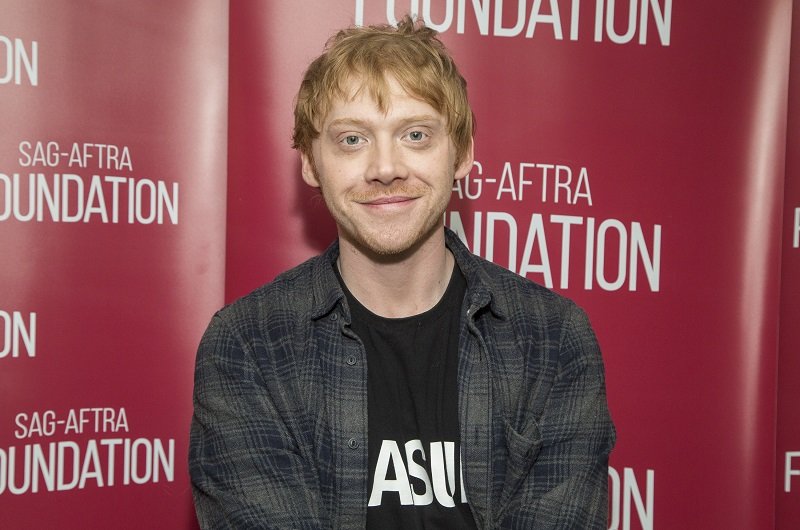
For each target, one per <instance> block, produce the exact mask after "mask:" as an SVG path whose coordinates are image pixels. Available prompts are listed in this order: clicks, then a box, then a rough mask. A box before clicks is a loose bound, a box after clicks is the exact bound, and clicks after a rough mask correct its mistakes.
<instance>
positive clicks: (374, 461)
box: [340, 267, 476, 530]
mask: <svg viewBox="0 0 800 530" xmlns="http://www.w3.org/2000/svg"><path fill="white" fill-rule="evenodd" d="M340 281H341V278H340ZM342 286H343V288H344V291H345V293H346V296H347V301H348V304H349V305H350V310H351V314H352V317H353V324H352V329H353V331H354V332H355V333H356V334H357V335H358V336H359V338H360V339H361V341H362V342H363V343H364V347H365V349H366V354H367V368H368V374H369V375H368V393H367V403H368V407H369V418H368V421H369V485H368V495H369V504H368V508H367V528H369V529H381V530H390V529H393V528H397V529H404V530H405V529H415V528H429V529H430V528H441V529H462V528H467V529H470V528H476V527H475V523H474V520H473V518H472V513H471V512H470V509H469V505H468V504H467V500H468V499H467V498H466V495H465V492H464V489H463V476H462V472H461V469H462V468H461V450H460V434H459V421H458V385H457V370H458V336H459V333H458V332H459V325H460V312H461V303H462V300H463V298H464V292H465V289H466V281H465V279H464V276H463V275H462V274H461V271H460V270H459V269H458V267H454V269H453V274H452V276H451V279H450V283H449V285H448V286H447V289H446V291H445V294H444V295H443V296H442V299H441V300H439V302H438V303H437V304H436V306H434V307H433V308H431V309H430V310H428V311H426V312H424V313H421V314H419V315H414V316H411V317H406V318H384V317H381V316H378V315H376V314H374V313H372V312H371V311H369V310H368V309H367V308H365V307H364V306H362V305H361V304H360V303H359V302H358V301H357V300H356V299H355V298H354V297H353V296H352V295H351V294H350V292H349V291H347V288H346V287H344V282H342Z"/></svg>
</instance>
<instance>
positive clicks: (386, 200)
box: [362, 195, 415, 206]
mask: <svg viewBox="0 0 800 530" xmlns="http://www.w3.org/2000/svg"><path fill="white" fill-rule="evenodd" d="M414 199H415V197H407V196H404V195H403V196H400V195H396V196H393V197H379V198H377V199H372V200H368V201H364V202H362V204H365V205H367V206H380V205H382V204H397V203H401V202H408V201H412V200H414Z"/></svg>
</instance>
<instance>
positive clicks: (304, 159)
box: [300, 153, 319, 188]
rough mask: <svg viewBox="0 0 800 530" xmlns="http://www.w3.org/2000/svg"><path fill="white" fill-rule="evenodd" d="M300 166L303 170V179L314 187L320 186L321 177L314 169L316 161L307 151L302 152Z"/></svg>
mask: <svg viewBox="0 0 800 530" xmlns="http://www.w3.org/2000/svg"><path fill="white" fill-rule="evenodd" d="M300 168H301V170H302V172H303V180H304V181H305V182H306V184H308V185H309V186H311V187H312V188H319V179H318V178H317V172H316V171H315V170H314V162H313V161H312V160H311V157H310V156H309V155H308V154H307V153H300Z"/></svg>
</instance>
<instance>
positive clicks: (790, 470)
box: [775, 5, 800, 529]
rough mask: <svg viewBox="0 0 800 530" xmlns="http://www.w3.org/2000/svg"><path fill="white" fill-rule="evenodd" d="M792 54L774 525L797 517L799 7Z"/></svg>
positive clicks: (799, 480) (790, 522)
mask: <svg viewBox="0 0 800 530" xmlns="http://www.w3.org/2000/svg"><path fill="white" fill-rule="evenodd" d="M792 24H793V25H792V36H793V37H794V38H793V39H792V56H791V66H790V74H789V114H788V123H787V138H786V192H785V196H784V208H783V239H782V243H781V244H782V246H783V261H782V265H783V268H782V270H781V281H782V284H781V294H782V296H781V307H780V315H781V326H780V353H779V357H778V360H779V364H778V446H777V447H778V450H777V455H776V456H777V465H776V469H777V473H776V478H777V481H776V482H777V483H776V486H775V488H776V493H777V511H776V515H775V517H776V519H777V521H779V523H780V524H779V526H778V528H786V529H791V528H794V527H796V526H798V521H800V404H799V403H800V393H798V391H797V383H798V381H800V326H797V323H798V322H800V296H799V295H798V293H800V6H798V5H796V6H795V8H794V13H793V14H792Z"/></svg>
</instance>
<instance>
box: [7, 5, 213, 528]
mask: <svg viewBox="0 0 800 530" xmlns="http://www.w3.org/2000/svg"><path fill="white" fill-rule="evenodd" d="M227 12H228V11H227V4H226V3H225V2H205V3H203V4H202V5H198V3H197V2H193V1H190V0H186V1H171V2H157V1H145V2H132V3H126V2H70V1H49V0H48V1H43V0H40V1H31V0H19V1H5V0H4V1H3V2H2V7H1V8H0V13H2V16H1V17H0V36H2V37H0V81H4V82H3V84H2V85H0V116H2V118H3V119H2V121H3V126H2V131H0V249H1V250H0V513H2V516H1V518H2V523H0V526H2V527H4V528H37V529H38V528H154V527H161V528H190V527H191V526H193V525H195V523H194V514H193V508H192V506H191V500H190V497H189V481H188V477H187V464H186V453H187V444H188V428H189V419H190V417H191V387H192V365H193V361H194V351H195V349H196V345H197V342H198V341H199V338H200V335H201V334H202V331H203V329H204V327H205V324H206V323H207V322H208V319H209V317H210V315H211V313H212V312H213V311H214V309H216V308H217V307H218V306H219V305H221V304H222V301H223V275H224V214H225V204H224V193H225V178H224V174H225V143H226V137H225V131H226V129H225V116H226V102H227V83H226V68H227V25H226V20H227ZM31 175H33V177H31ZM31 197H32V200H33V203H32V204H31Z"/></svg>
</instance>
